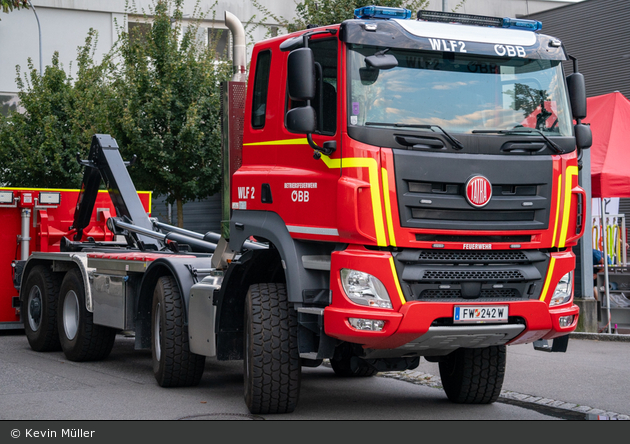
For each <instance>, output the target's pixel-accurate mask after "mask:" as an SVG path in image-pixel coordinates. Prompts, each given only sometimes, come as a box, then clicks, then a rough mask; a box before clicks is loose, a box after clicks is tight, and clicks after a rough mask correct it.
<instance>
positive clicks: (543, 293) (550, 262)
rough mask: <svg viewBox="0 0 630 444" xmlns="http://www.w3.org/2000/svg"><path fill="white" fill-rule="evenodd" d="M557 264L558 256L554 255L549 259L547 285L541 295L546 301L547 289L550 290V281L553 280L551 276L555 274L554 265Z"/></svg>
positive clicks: (541, 298)
mask: <svg viewBox="0 0 630 444" xmlns="http://www.w3.org/2000/svg"><path fill="white" fill-rule="evenodd" d="M555 264H556V258H555V257H552V258H551V260H550V261H549V269H548V270H547V279H545V286H544V287H543V291H542V294H541V295H540V300H541V301H543V302H544V301H545V298H546V297H547V291H548V290H549V283H550V282H551V276H553V267H554V265H555Z"/></svg>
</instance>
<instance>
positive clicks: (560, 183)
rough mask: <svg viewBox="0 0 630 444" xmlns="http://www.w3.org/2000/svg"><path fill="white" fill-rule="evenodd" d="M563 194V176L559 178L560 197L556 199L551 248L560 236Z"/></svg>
mask: <svg viewBox="0 0 630 444" xmlns="http://www.w3.org/2000/svg"><path fill="white" fill-rule="evenodd" d="M561 193H562V174H560V176H558V197H557V199H556V222H555V223H554V224H553V238H552V239H551V246H552V247H555V246H556V234H558V219H559V218H560V196H561Z"/></svg>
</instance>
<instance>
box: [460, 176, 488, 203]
mask: <svg viewBox="0 0 630 444" xmlns="http://www.w3.org/2000/svg"><path fill="white" fill-rule="evenodd" d="M491 197H492V184H490V181H489V180H488V179H486V178H485V177H483V176H473V177H471V178H470V179H468V182H466V200H467V201H468V203H469V204H470V205H472V206H473V207H475V208H481V207H484V206H486V205H487V204H488V202H490V198H491Z"/></svg>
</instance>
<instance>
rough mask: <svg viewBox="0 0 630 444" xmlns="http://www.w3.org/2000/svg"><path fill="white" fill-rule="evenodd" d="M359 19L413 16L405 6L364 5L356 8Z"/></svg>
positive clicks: (405, 17) (408, 17) (405, 18)
mask: <svg viewBox="0 0 630 444" xmlns="http://www.w3.org/2000/svg"><path fill="white" fill-rule="evenodd" d="M354 18H357V19H403V20H408V19H410V18H411V11H410V10H409V9H404V8H388V7H385V6H374V5H372V6H363V7H362V8H357V9H355V10H354Z"/></svg>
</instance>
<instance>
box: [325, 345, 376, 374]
mask: <svg viewBox="0 0 630 444" xmlns="http://www.w3.org/2000/svg"><path fill="white" fill-rule="evenodd" d="M330 366H331V367H332V369H333V371H334V372H335V374H336V375H337V376H343V377H369V376H374V375H375V374H377V373H378V370H376V369H375V368H374V367H372V366H371V365H370V364H368V363H367V362H365V361H364V360H363V359H361V358H359V357H358V356H355V354H354V353H353V352H352V345H351V344H349V343H348V342H344V343H343V344H341V345H340V346H338V347H337V348H335V354H334V355H333V357H332V359H331V360H330Z"/></svg>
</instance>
